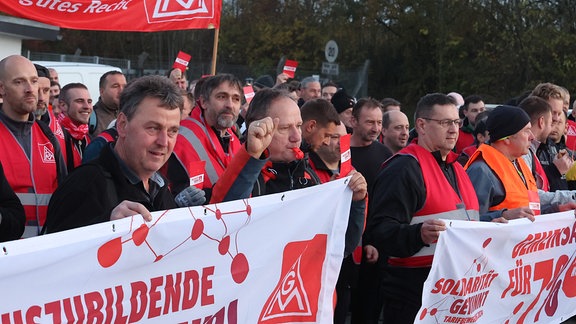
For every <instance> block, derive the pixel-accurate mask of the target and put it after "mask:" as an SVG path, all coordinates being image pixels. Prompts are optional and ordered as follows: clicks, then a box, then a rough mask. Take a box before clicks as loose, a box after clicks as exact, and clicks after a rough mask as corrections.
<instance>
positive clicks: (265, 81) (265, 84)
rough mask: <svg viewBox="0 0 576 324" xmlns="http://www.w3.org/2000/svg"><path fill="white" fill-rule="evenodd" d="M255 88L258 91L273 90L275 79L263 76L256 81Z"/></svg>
mask: <svg viewBox="0 0 576 324" xmlns="http://www.w3.org/2000/svg"><path fill="white" fill-rule="evenodd" d="M254 86H255V87H258V89H264V88H272V87H273V86H274V79H272V77H271V76H269V75H262V76H260V77H258V79H256V80H255V81H254Z"/></svg>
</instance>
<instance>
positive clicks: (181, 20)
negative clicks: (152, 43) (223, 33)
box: [0, 0, 222, 32]
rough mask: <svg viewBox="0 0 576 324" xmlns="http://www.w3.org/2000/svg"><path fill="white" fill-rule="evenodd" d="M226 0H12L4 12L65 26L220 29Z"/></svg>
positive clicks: (0, 9)
mask: <svg viewBox="0 0 576 324" xmlns="http://www.w3.org/2000/svg"><path fill="white" fill-rule="evenodd" d="M221 11H222V0H138V1H135V0H113V1H99V0H9V1H1V2H0V12H5V13H7V14H9V15H12V16H16V17H21V18H26V19H31V20H36V21H40V22H43V23H46V24H50V25H56V26H59V27H62V28H71V29H84V30H106V31H137V32H152V31H162V30H182V29H205V28H219V27H220V14H221Z"/></svg>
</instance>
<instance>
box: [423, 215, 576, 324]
mask: <svg viewBox="0 0 576 324" xmlns="http://www.w3.org/2000/svg"><path fill="white" fill-rule="evenodd" d="M448 222H449V226H448V227H447V230H446V231H445V232H443V233H442V234H441V235H440V239H439V240H438V244H437V245H436V251H435V254H434V262H433V264H432V270H431V272H430V275H429V276H428V280H427V281H426V283H425V284H424V290H423V294H422V308H421V309H420V312H419V314H418V316H417V317H416V323H434V324H437V323H547V324H548V323H561V322H563V321H566V320H567V319H568V318H570V317H571V316H572V315H574V314H576V222H575V220H574V211H568V212H564V213H556V214H548V215H542V216H538V217H536V221H535V222H534V223H532V222H530V221H529V220H527V219H519V220H514V221H510V223H508V224H496V223H487V222H464V221H448Z"/></svg>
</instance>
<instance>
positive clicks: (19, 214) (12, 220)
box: [0, 164, 26, 242]
mask: <svg viewBox="0 0 576 324" xmlns="http://www.w3.org/2000/svg"><path fill="white" fill-rule="evenodd" d="M0 214H1V215H2V216H1V217H2V219H1V220H0V242H4V241H11V240H17V239H19V238H20V237H21V236H22V233H24V223H25V222H26V216H25V215H24V207H22V204H21V203H20V199H18V197H17V196H16V194H15V193H14V190H12V188H11V187H10V184H9V183H8V180H6V176H5V175H4V169H3V168H2V165H1V164H0Z"/></svg>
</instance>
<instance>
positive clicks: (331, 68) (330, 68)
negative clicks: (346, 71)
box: [322, 62, 339, 75]
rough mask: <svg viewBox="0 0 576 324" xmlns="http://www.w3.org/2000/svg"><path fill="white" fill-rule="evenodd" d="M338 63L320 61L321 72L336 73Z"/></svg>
mask: <svg viewBox="0 0 576 324" xmlns="http://www.w3.org/2000/svg"><path fill="white" fill-rule="evenodd" d="M338 73H339V71H338V63H329V62H322V74H326V75H338Z"/></svg>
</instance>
